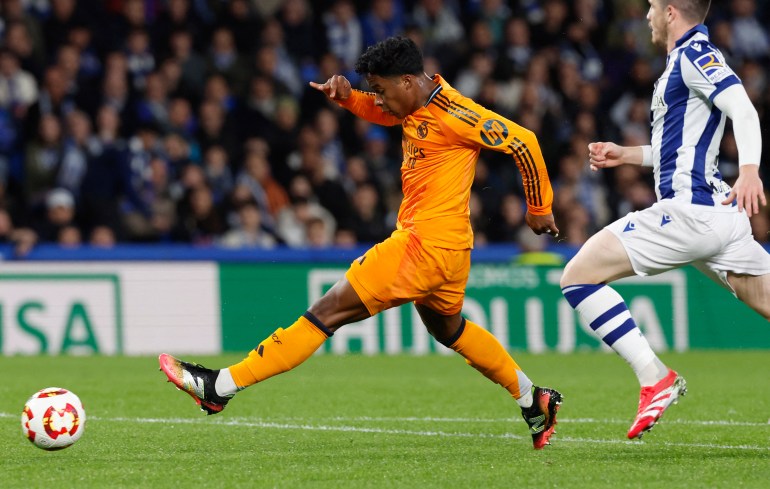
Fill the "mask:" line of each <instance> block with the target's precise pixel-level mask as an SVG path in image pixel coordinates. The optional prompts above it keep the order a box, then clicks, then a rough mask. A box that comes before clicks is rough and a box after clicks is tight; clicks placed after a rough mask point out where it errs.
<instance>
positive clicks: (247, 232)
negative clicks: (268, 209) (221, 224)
mask: <svg viewBox="0 0 770 489" xmlns="http://www.w3.org/2000/svg"><path fill="white" fill-rule="evenodd" d="M219 244H221V245H222V246H224V247H226V248H272V247H274V246H275V245H276V241H275V238H273V236H272V235H270V234H269V233H267V232H265V230H264V229H262V221H261V213H260V212H259V208H258V207H257V205H256V204H254V203H253V202H247V203H245V204H243V205H241V206H240V208H239V209H238V226H237V227H235V228H234V229H230V230H229V231H227V232H226V233H225V234H224V235H223V236H222V238H221V239H220V240H219Z"/></svg>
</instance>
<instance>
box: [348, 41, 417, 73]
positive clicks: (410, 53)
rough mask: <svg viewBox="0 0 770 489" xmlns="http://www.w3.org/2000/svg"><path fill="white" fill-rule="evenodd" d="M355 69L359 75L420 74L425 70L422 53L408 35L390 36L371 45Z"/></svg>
mask: <svg viewBox="0 0 770 489" xmlns="http://www.w3.org/2000/svg"><path fill="white" fill-rule="evenodd" d="M355 69H356V73H358V74H359V75H376V76H382V77H387V76H397V75H419V74H420V73H422V72H423V64H422V53H421V52H420V48H418V47H417V45H416V44H415V43H414V41H412V40H411V39H409V38H408V37H389V38H387V39H385V40H384V41H380V42H378V43H377V44H375V45H374V46H369V48H367V50H366V51H365V52H364V54H362V55H361V57H360V58H358V61H357V62H356V66H355Z"/></svg>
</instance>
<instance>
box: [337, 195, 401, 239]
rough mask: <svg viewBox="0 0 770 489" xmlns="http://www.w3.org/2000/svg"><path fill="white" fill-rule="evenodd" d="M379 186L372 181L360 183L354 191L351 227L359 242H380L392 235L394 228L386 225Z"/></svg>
mask: <svg viewBox="0 0 770 489" xmlns="http://www.w3.org/2000/svg"><path fill="white" fill-rule="evenodd" d="M380 201H381V199H380V194H379V192H378V191H377V187H375V186H374V185H372V184H370V183H364V184H362V185H359V186H358V188H356V190H355V191H354V192H353V217H352V219H350V220H349V223H348V225H349V229H350V230H351V231H352V232H353V233H354V235H355V237H356V241H357V242H359V243H370V244H373V243H378V242H380V241H382V240H383V239H385V238H387V237H388V235H390V233H391V231H393V230H392V229H390V228H389V227H387V226H386V225H385V218H384V217H385V216H384V214H383V212H382V208H381V206H380Z"/></svg>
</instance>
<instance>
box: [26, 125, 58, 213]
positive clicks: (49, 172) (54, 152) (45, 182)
mask: <svg viewBox="0 0 770 489" xmlns="http://www.w3.org/2000/svg"><path fill="white" fill-rule="evenodd" d="M62 142H63V137H62V127H61V122H59V119H57V118H56V117H55V116H54V115H52V114H46V115H44V116H43V117H42V118H41V119H40V124H39V126H38V130H37V132H36V137H35V139H33V140H32V141H30V142H29V143H28V144H27V148H26V151H25V156H24V197H25V199H24V201H25V202H26V204H27V205H28V206H30V208H31V207H34V206H36V205H38V204H39V203H41V202H42V200H43V198H44V197H45V195H46V194H47V193H48V191H49V190H51V189H53V188H54V186H55V185H56V182H57V179H58V177H59V169H60V168H61V161H62V155H63V151H64V148H63V144H62Z"/></svg>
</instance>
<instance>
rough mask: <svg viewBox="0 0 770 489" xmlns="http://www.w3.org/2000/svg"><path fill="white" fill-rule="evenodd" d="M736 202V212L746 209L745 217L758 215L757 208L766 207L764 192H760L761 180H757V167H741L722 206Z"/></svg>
mask: <svg viewBox="0 0 770 489" xmlns="http://www.w3.org/2000/svg"><path fill="white" fill-rule="evenodd" d="M736 201H737V202H738V210H739V211H743V210H744V209H746V215H747V216H749V217H751V216H753V215H754V214H758V213H759V206H760V204H761V205H767V199H766V198H765V192H764V191H763V190H762V179H761V178H759V165H741V168H740V174H739V175H738V180H736V181H735V185H733V189H732V190H731V191H730V193H729V194H728V196H727V198H726V199H725V200H723V201H722V205H732V203H733V202H736Z"/></svg>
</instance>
